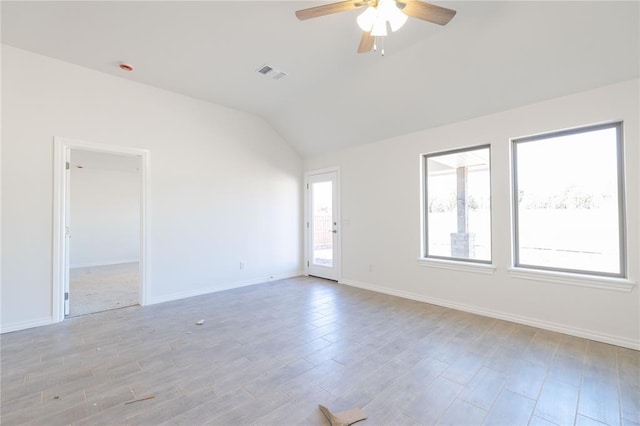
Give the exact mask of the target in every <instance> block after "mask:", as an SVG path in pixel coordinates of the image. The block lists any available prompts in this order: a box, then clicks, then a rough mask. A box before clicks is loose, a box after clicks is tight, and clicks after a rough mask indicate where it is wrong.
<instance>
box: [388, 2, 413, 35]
mask: <svg viewBox="0 0 640 426" xmlns="http://www.w3.org/2000/svg"><path fill="white" fill-rule="evenodd" d="M381 1H384V0H381ZM384 4H385V3H383V5H384ZM386 5H387V6H384V7H385V10H384V12H383V15H384V16H386V19H387V21H389V26H391V31H394V32H395V31H398V30H399V29H400V28H402V26H403V25H404V23H405V22H407V19H409V17H408V16H407V15H405V14H404V13H402V12H401V11H400V9H398V7H397V6H396V2H395V1H393V0H389V1H388V2H386Z"/></svg>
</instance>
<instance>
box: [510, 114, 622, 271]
mask: <svg viewBox="0 0 640 426" xmlns="http://www.w3.org/2000/svg"><path fill="white" fill-rule="evenodd" d="M512 144H513V145H512V155H513V157H512V160H513V211H514V214H513V219H514V220H513V224H514V231H513V232H514V266H516V267H523V268H534V269H545V270H554V271H560V272H573V273H582V274H591V275H604V276H613V277H625V276H626V253H625V217H624V211H625V208H624V188H623V184H624V170H623V164H624V161H623V146H622V123H613V124H604V125H597V126H589V127H583V128H579V129H573V130H567V131H561V132H555V133H550V134H544V135H538V136H531V137H525V138H519V139H515V140H513V141H512Z"/></svg>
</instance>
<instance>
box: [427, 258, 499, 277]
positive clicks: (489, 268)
mask: <svg viewBox="0 0 640 426" xmlns="http://www.w3.org/2000/svg"><path fill="white" fill-rule="evenodd" d="M418 263H419V264H420V265H421V266H424V267H427V268H439V269H450V270H454V271H463V272H475V273H479V274H488V275H491V274H493V273H495V272H496V268H495V266H493V265H492V264H489V263H474V262H460V261H456V260H445V259H429V258H425V257H422V258H419V259H418Z"/></svg>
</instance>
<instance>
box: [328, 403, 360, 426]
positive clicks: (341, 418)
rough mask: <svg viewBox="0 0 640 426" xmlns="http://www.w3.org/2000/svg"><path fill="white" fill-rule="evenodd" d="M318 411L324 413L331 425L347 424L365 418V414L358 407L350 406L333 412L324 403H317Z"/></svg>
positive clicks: (340, 425) (343, 425)
mask: <svg viewBox="0 0 640 426" xmlns="http://www.w3.org/2000/svg"><path fill="white" fill-rule="evenodd" d="M318 407H320V411H322V414H324V415H325V417H326V418H327V420H329V423H331V426H349V425H352V424H354V423H357V422H359V421H361V420H365V419H366V418H367V415H366V414H364V411H362V410H361V409H359V408H351V409H349V410H346V411H341V412H339V413H333V412H332V411H331V410H329V409H328V408H327V407H325V406H324V405H319V406H318Z"/></svg>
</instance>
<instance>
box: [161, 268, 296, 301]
mask: <svg viewBox="0 0 640 426" xmlns="http://www.w3.org/2000/svg"><path fill="white" fill-rule="evenodd" d="M303 274H304V272H303V271H294V272H288V273H284V274H275V275H270V276H268V277H260V278H254V279H251V280H244V281H235V282H232V283H223V284H217V285H216V286H214V287H202V288H198V289H195V290H189V291H180V292H177V293H171V294H168V295H165V296H160V297H153V298H151V300H150V301H149V303H148V304H149V305H154V304H156V303H164V302H171V301H174V300H180V299H186V298H187V297H194V296H202V295H204V294H210V293H217V292H219V291H225V290H232V289H234V288H240V287H247V286H250V285H256V284H263V283H266V282H269V281H276V280H283V279H286V278H294V277H299V276H301V275H303Z"/></svg>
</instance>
